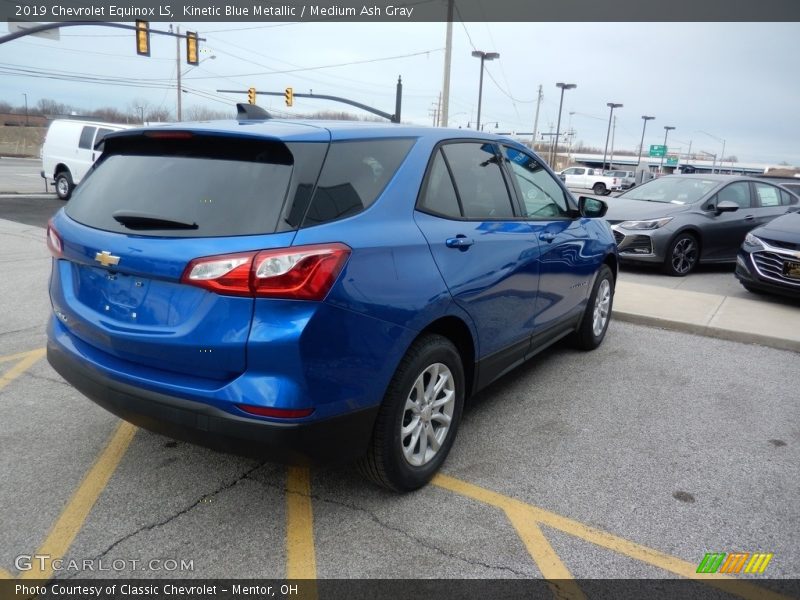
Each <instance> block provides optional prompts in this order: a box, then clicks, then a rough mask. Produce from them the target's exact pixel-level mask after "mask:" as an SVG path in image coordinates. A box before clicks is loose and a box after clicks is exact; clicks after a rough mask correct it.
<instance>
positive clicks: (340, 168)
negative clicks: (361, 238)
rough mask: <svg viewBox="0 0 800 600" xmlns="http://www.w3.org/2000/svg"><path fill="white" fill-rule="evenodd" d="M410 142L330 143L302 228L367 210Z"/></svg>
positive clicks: (390, 140)
mask: <svg viewBox="0 0 800 600" xmlns="http://www.w3.org/2000/svg"><path fill="white" fill-rule="evenodd" d="M413 143H414V140H412V139H406V138H398V139H395V138H393V139H383V140H363V141H361V140H359V141H343V142H333V143H332V144H331V146H330V150H328V156H327V158H326V159H325V165H324V166H323V168H322V173H321V174H320V177H319V182H318V183H317V189H316V191H315V192H314V197H313V198H312V200H311V206H310V207H309V209H308V212H307V213H306V217H305V220H304V221H303V226H304V227H308V226H311V225H319V224H321V223H327V222H329V221H335V220H337V219H342V218H344V217H349V216H352V215H355V214H357V213H359V212H361V211H362V210H364V209H365V208H367V207H369V206H370V205H371V204H372V203H373V202H375V200H376V199H377V198H378V196H380V195H381V193H382V192H383V189H384V188H385V187H386V184H387V183H389V180H390V179H391V178H392V177H393V176H394V174H395V172H396V171H397V169H398V168H399V167H400V164H401V163H402V162H403V159H405V157H406V155H407V154H408V151H409V150H410V149H411V146H412V145H413Z"/></svg>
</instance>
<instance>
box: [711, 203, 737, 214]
mask: <svg viewBox="0 0 800 600" xmlns="http://www.w3.org/2000/svg"><path fill="white" fill-rule="evenodd" d="M714 210H715V211H716V213H717V214H718V215H721V214H722V213H724V212H734V211H737V210H739V205H738V204H736V202H731V201H730V200H723V201H721V202H719V203H718V204H717V205H716V206H715V207H714Z"/></svg>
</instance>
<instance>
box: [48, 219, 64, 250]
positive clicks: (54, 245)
mask: <svg viewBox="0 0 800 600" xmlns="http://www.w3.org/2000/svg"><path fill="white" fill-rule="evenodd" d="M47 247H48V249H49V250H50V254H52V255H53V256H55V257H56V258H61V256H62V255H63V253H64V244H62V243H61V236H60V235H58V231H56V228H55V227H53V221H52V219H51V220H50V222H48V223H47Z"/></svg>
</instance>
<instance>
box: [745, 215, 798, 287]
mask: <svg viewBox="0 0 800 600" xmlns="http://www.w3.org/2000/svg"><path fill="white" fill-rule="evenodd" d="M736 278H737V279H738V280H739V282H740V283H741V284H742V285H743V286H744V287H745V288H746V289H747V290H749V291H751V292H754V293H760V292H770V293H773V294H780V295H783V296H791V297H793V298H800V212H791V213H789V214H786V215H783V216H781V217H778V218H777V219H774V220H773V221H770V222H769V223H767V224H766V225H763V226H762V227H756V228H755V229H753V230H752V231H751V232H750V233H748V234H747V236H745V239H744V243H743V244H742V247H741V249H740V250H739V255H738V256H737V257H736Z"/></svg>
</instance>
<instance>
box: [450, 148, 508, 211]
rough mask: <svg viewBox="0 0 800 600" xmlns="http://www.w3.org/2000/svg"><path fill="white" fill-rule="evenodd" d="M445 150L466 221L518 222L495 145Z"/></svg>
mask: <svg viewBox="0 0 800 600" xmlns="http://www.w3.org/2000/svg"><path fill="white" fill-rule="evenodd" d="M442 150H443V152H444V155H445V157H446V158H447V164H448V165H449V166H450V170H451V172H452V173H453V179H454V180H455V185H456V191H457V193H458V197H459V199H460V200H461V207H462V208H463V210H464V216H465V217H466V218H468V219H480V220H486V219H511V218H514V209H513V208H512V204H511V197H510V195H509V191H508V187H507V186H506V183H505V180H504V179H503V173H502V171H501V170H500V165H499V159H498V156H497V154H496V151H495V147H494V145H493V144H490V143H479V142H467V143H464V142H461V143H452V144H447V145H445V146H443V147H442Z"/></svg>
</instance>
